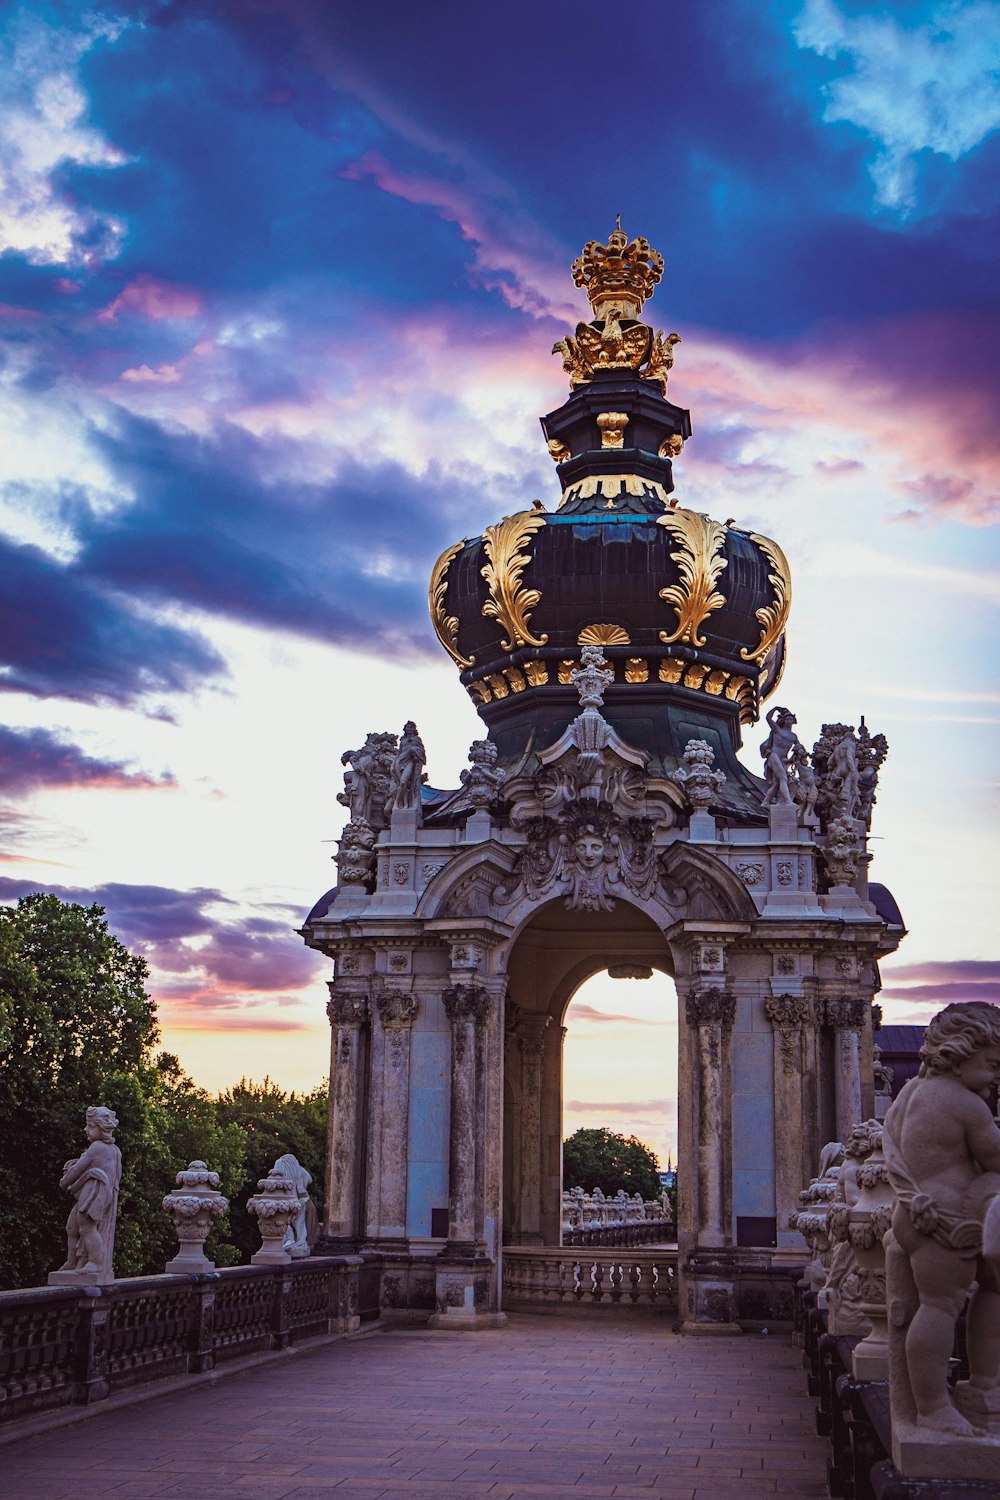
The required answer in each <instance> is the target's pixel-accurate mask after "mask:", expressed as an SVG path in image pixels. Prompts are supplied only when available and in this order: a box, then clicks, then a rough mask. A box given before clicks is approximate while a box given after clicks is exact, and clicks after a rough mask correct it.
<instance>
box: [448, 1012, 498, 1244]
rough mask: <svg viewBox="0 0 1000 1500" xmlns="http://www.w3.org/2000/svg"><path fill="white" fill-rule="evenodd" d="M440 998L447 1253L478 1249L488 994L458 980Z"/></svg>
mask: <svg viewBox="0 0 1000 1500" xmlns="http://www.w3.org/2000/svg"><path fill="white" fill-rule="evenodd" d="M442 1000H443V1002H444V1008H445V1013H446V1015H447V1017H448V1020H449V1021H450V1022H451V1127H450V1131H451V1134H450V1143H449V1169H448V1253H449V1254H456V1253H465V1254H469V1255H471V1254H473V1253H474V1251H475V1248H476V1190H477V1182H476V1116H477V1112H478V1111H477V1100H476V1022H477V1021H478V1020H480V1019H481V1018H482V1017H483V1016H485V1014H486V1006H487V1003H488V996H487V993H486V991H485V990H484V989H482V988H481V987H480V986H479V985H476V984H455V985H452V986H451V987H450V988H449V989H447V990H445V992H444V994H443V996H442Z"/></svg>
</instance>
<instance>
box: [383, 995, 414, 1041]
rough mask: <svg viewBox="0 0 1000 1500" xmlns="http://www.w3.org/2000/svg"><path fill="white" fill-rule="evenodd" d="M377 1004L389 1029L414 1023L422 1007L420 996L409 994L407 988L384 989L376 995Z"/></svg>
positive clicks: (384, 1024) (401, 1027) (400, 1027)
mask: <svg viewBox="0 0 1000 1500" xmlns="http://www.w3.org/2000/svg"><path fill="white" fill-rule="evenodd" d="M375 1004H376V1005H377V1006H378V1013H379V1015H380V1016H381V1018H382V1025H383V1026H384V1027H385V1028H386V1030H387V1031H390V1030H393V1029H403V1028H405V1027H409V1026H412V1025H413V1021H414V1018H415V1017H416V1014H417V1011H418V1010H419V1009H420V997H419V996H418V995H410V994H407V992H406V991H405V990H390V989H382V990H380V992H379V993H378V994H377V995H376V997H375Z"/></svg>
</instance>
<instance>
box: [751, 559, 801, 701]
mask: <svg viewBox="0 0 1000 1500" xmlns="http://www.w3.org/2000/svg"><path fill="white" fill-rule="evenodd" d="M750 540H751V541H752V542H756V544H757V546H758V547H759V548H760V550H761V551H762V552H763V554H764V556H765V557H766V558H767V560H768V562H769V563H770V564H771V566H772V568H773V569H774V572H773V573H768V575H767V581H768V583H769V584H770V585H771V587H772V588H773V589H774V599H773V601H772V603H770V604H765V605H764V606H763V608H762V609H758V610H757V619H758V621H759V622H760V627H761V630H760V640H759V641H758V643H757V645H756V647H755V648H754V650H753V651H748V650H747V649H746V647H745V646H742V647H741V648H740V655H741V656H742V658H743V660H744V661H755V662H757V663H758V664H759V663H761V662H762V661H763V660H764V658H765V657H766V656H767V654H768V652H769V651H770V650H771V649H772V647H773V646H774V644H775V642H776V641H778V640H779V639H780V636H781V632H782V631H783V630H784V628H785V623H786V621H787V620H788V611H789V610H790V609H791V607H792V575H791V573H790V571H789V568H788V559H787V558H786V557H785V554H784V553H783V552H782V550H781V548H780V547H779V546H778V544H777V542H772V540H771V538H770V537H767V536H758V534H757V532H756V531H751V533H750ZM774 685H775V687H777V683H775V684H774Z"/></svg>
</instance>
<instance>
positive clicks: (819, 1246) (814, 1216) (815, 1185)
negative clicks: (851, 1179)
mask: <svg viewBox="0 0 1000 1500" xmlns="http://www.w3.org/2000/svg"><path fill="white" fill-rule="evenodd" d="M832 1171H833V1172H834V1173H836V1172H838V1171H839V1168H837V1167H834V1168H832ZM836 1191H837V1178H836V1176H829V1177H817V1178H816V1179H815V1180H814V1181H813V1182H811V1183H810V1184H809V1186H808V1187H807V1188H803V1189H802V1191H801V1193H800V1194H799V1202H800V1203H801V1204H802V1207H801V1208H798V1209H793V1211H792V1212H791V1213H790V1214H789V1215H788V1227H789V1229H794V1230H796V1231H797V1232H798V1233H799V1234H801V1236H802V1238H803V1239H804V1240H805V1242H806V1244H807V1245H808V1246H809V1249H810V1250H811V1252H812V1260H811V1261H810V1262H809V1264H808V1265H807V1266H806V1271H805V1282H806V1285H807V1287H808V1289H809V1291H810V1292H813V1293H815V1294H816V1295H818V1294H819V1293H820V1292H821V1291H822V1289H823V1286H824V1284H825V1282H826V1276H827V1271H828V1270H829V1268H830V1251H831V1249H832V1240H831V1236H830V1232H829V1216H830V1206H831V1204H832V1202H833V1197H834V1194H835V1193H836Z"/></svg>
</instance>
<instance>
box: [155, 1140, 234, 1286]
mask: <svg viewBox="0 0 1000 1500" xmlns="http://www.w3.org/2000/svg"><path fill="white" fill-rule="evenodd" d="M218 1189H219V1174H218V1172H210V1171H209V1169H208V1167H207V1166H206V1165H205V1163H204V1162H203V1161H192V1162H188V1165H187V1166H186V1167H185V1169H184V1170H183V1171H182V1172H178V1173H177V1177H176V1186H175V1188H174V1191H173V1192H172V1193H168V1194H167V1196H166V1197H165V1198H164V1200H163V1207H164V1208H165V1209H166V1211H167V1213H168V1214H169V1215H170V1217H171V1218H172V1219H173V1221H174V1228H175V1229H176V1231H177V1239H178V1242H179V1243H178V1247H177V1254H176V1255H175V1256H174V1258H173V1260H168V1261H167V1264H166V1265H165V1266H164V1268H163V1269H164V1270H165V1271H166V1272H167V1273H168V1274H169V1273H172V1272H182V1271H199V1272H200V1271H212V1270H214V1269H215V1262H214V1261H212V1260H209V1259H208V1257H207V1256H206V1254H205V1241H206V1240H207V1238H208V1236H209V1233H210V1231H211V1229H212V1226H213V1224H214V1223H215V1221H216V1219H221V1217H222V1215H223V1214H224V1213H225V1212H226V1210H227V1209H228V1207H229V1199H228V1198H224V1197H223V1196H222V1194H221V1193H220V1192H219V1190H218Z"/></svg>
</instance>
